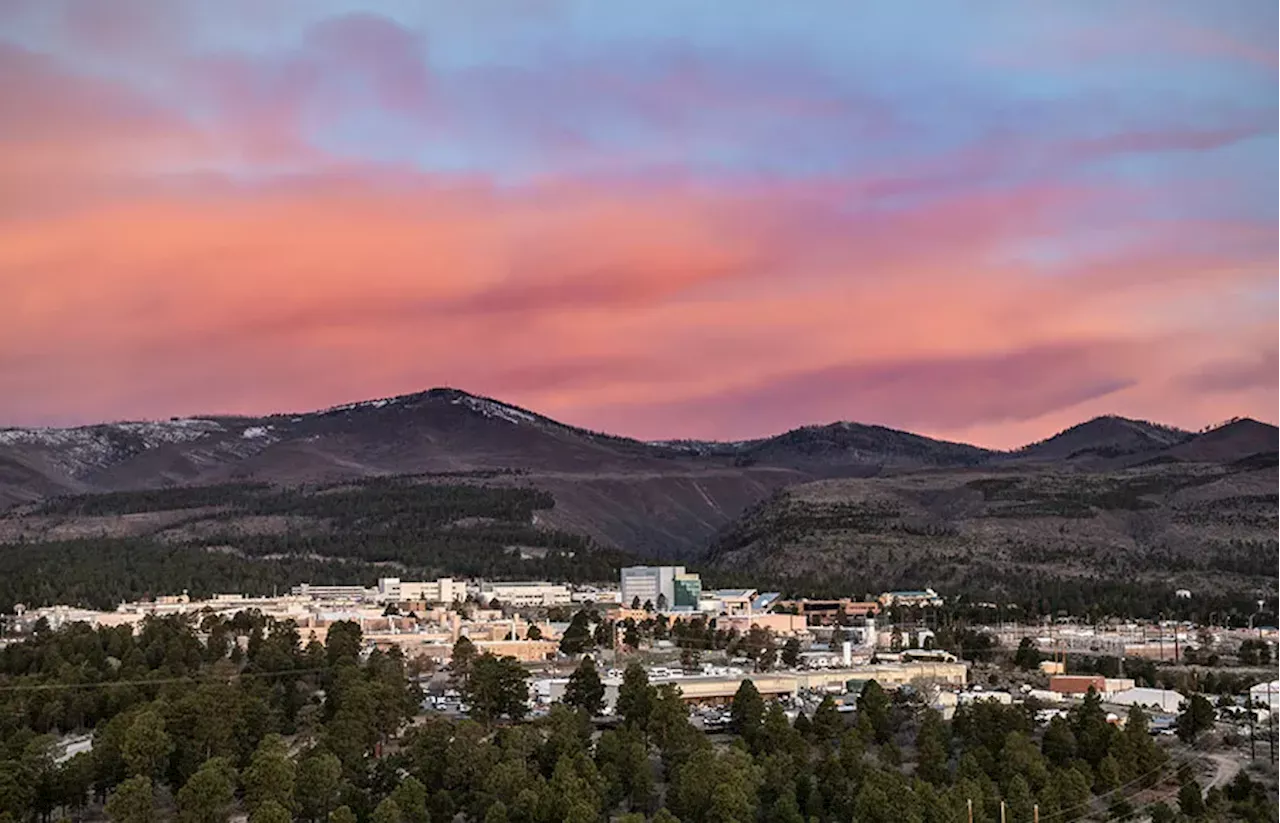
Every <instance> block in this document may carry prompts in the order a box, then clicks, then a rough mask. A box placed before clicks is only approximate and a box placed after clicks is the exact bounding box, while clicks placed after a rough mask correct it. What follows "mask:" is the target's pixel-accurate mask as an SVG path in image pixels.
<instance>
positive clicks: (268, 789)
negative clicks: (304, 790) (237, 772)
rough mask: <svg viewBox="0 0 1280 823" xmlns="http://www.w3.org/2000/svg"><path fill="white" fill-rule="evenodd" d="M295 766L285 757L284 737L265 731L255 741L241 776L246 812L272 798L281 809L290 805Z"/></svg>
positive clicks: (294, 779)
mask: <svg viewBox="0 0 1280 823" xmlns="http://www.w3.org/2000/svg"><path fill="white" fill-rule="evenodd" d="M296 781H297V767H296V766H295V765H294V762H293V760H292V759H291V758H290V757H289V749H288V747H287V746H286V745H285V742H284V738H282V737H280V735H278V734H269V735H267V736H266V737H264V738H263V739H262V742H261V743H259V744H258V749H257V751H255V752H254V753H253V759H252V760H251V761H250V762H249V767H248V768H247V769H245V771H244V775H243V782H244V803H245V806H246V807H247V808H248V809H249V811H250V812H252V811H254V810H255V809H257V808H258V806H260V805H262V804H263V803H266V802H267V801H273V802H274V803H276V804H277V805H279V806H280V807H281V808H283V809H286V810H288V809H292V808H293V792H294V784H295V782H296Z"/></svg>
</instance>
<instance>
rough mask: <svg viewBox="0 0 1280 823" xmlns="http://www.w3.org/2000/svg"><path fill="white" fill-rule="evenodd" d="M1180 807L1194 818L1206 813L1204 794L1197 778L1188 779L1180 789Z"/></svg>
mask: <svg viewBox="0 0 1280 823" xmlns="http://www.w3.org/2000/svg"><path fill="white" fill-rule="evenodd" d="M1178 809H1179V810H1180V811H1181V812H1182V813H1183V814H1185V815H1186V816H1187V817H1190V818H1191V819H1193V820H1194V819H1196V818H1198V817H1200V816H1201V815H1203V814H1204V812H1205V805H1204V795H1203V794H1202V793H1201V791H1200V784H1199V783H1197V782H1196V781H1195V780H1188V781H1186V782H1185V783H1183V784H1182V788H1180V789H1178Z"/></svg>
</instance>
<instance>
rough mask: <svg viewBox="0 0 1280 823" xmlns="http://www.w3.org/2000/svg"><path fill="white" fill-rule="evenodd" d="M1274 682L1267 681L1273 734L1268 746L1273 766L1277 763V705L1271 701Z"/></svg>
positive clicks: (1269, 717)
mask: <svg viewBox="0 0 1280 823" xmlns="http://www.w3.org/2000/svg"><path fill="white" fill-rule="evenodd" d="M1273 682H1274V681H1271V680H1268V681H1267V719H1268V720H1269V721H1270V726H1271V733H1270V734H1268V735H1267V745H1268V746H1269V747H1270V749H1271V765H1273V766H1274V765H1275V763H1276V704H1275V701H1273V700H1272V699H1271V684H1272V683H1273Z"/></svg>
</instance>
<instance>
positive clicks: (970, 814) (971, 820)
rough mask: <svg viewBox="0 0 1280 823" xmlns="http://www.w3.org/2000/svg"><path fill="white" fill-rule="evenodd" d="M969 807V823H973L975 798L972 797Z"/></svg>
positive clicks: (968, 803)
mask: <svg viewBox="0 0 1280 823" xmlns="http://www.w3.org/2000/svg"><path fill="white" fill-rule="evenodd" d="M967 805H968V806H969V823H973V798H972V797H970V798H969V800H968V802H967Z"/></svg>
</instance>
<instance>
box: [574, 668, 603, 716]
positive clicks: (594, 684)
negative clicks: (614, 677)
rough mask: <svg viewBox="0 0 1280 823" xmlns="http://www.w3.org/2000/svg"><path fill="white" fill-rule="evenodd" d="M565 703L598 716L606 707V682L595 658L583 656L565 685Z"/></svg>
mask: <svg viewBox="0 0 1280 823" xmlns="http://www.w3.org/2000/svg"><path fill="white" fill-rule="evenodd" d="M564 704H566V705H571V707H573V708H576V709H582V710H584V712H586V713H588V714H590V715H591V717H596V715H598V714H599V713H600V712H602V710H603V709H604V682H603V681H600V675H599V672H598V671H596V669H595V660H594V659H591V658H590V657H584V658H582V662H581V663H579V664H577V668H576V669H573V673H572V675H570V678H568V685H567V686H566V687H564Z"/></svg>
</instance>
